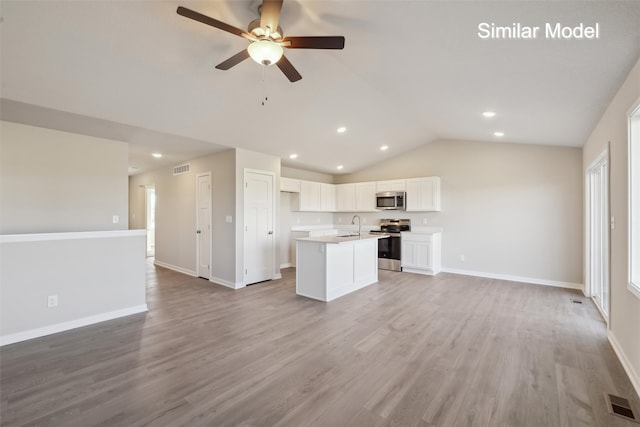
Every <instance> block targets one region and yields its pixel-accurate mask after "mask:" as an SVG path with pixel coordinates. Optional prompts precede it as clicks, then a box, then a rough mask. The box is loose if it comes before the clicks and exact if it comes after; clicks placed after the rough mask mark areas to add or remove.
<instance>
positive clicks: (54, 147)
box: [0, 121, 128, 234]
mask: <svg viewBox="0 0 640 427" xmlns="http://www.w3.org/2000/svg"><path fill="white" fill-rule="evenodd" d="M0 152H1V156H0V199H1V200H2V203H1V204H0V218H2V222H1V223H0V234H20V233H50V232H65V231H95V230H126V229H127V228H128V223H127V211H128V205H127V167H128V166H127V164H128V146H127V144H126V143H124V142H118V141H112V140H107V139H101V138H94V137H90V136H85V135H78V134H73V133H68V132H61V131H57V130H51V129H44V128H39V127H34V126H27V125H22V124H17V123H12V122H6V121H2V122H0ZM113 215H118V216H119V223H118V224H114V223H113V221H112V217H113Z"/></svg>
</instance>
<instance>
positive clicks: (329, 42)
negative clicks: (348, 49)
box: [283, 36, 344, 49]
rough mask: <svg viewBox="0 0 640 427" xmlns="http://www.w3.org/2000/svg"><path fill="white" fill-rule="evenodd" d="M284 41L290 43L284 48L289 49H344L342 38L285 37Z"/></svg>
mask: <svg viewBox="0 0 640 427" xmlns="http://www.w3.org/2000/svg"><path fill="white" fill-rule="evenodd" d="M283 41H284V42H290V44H289V45H288V46H287V45H286V44H285V46H284V47H286V48H289V49H344V37H342V36H311V37H285V38H284V40H283Z"/></svg>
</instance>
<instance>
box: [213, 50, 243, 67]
mask: <svg viewBox="0 0 640 427" xmlns="http://www.w3.org/2000/svg"><path fill="white" fill-rule="evenodd" d="M248 57H249V51H248V50H247V49H244V50H242V51H240V52H238V53H236V54H235V55H233V56H232V57H231V58H229V59H227V60H226V61H224V62H221V63H219V64H218V65H216V68H217V69H218V70H228V69H229V68H231V67H233V66H235V65H238V64H239V63H241V62H242V61H244V60H245V59H247V58H248Z"/></svg>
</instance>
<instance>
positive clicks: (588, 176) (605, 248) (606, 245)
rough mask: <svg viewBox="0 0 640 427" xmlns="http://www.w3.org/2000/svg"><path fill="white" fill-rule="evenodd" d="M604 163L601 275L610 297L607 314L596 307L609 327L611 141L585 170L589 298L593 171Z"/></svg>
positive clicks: (589, 286)
mask: <svg viewBox="0 0 640 427" xmlns="http://www.w3.org/2000/svg"><path fill="white" fill-rule="evenodd" d="M603 164H606V165H607V167H606V173H605V174H603V179H604V184H603V191H604V192H605V194H604V196H603V197H602V199H603V200H604V207H603V208H604V209H603V215H602V216H603V224H602V225H603V227H604V228H603V229H604V238H603V239H602V248H601V250H602V260H603V261H604V262H603V270H604V271H603V272H602V274H601V276H602V277H603V278H604V279H605V281H606V283H605V284H604V285H605V286H607V287H608V294H609V298H608V307H606V310H607V313H608V314H605V313H603V312H602V310H601V308H600V307H599V306H598V304H595V305H596V307H597V308H598V311H600V314H601V315H602V317H603V318H604V319H605V321H606V323H607V327H608V326H609V318H610V315H611V268H610V264H611V248H610V246H611V242H610V238H611V237H610V234H611V231H610V225H609V221H610V216H609V215H610V214H609V212H610V206H609V205H610V200H609V173H610V172H609V170H610V168H609V143H608V142H607V144H606V145H605V147H604V148H603V149H602V151H601V152H600V153H599V154H598V155H597V156H596V157H595V159H594V160H593V161H592V162H591V163H590V164H589V166H588V167H587V169H586V171H585V189H586V191H585V196H586V197H585V199H586V200H585V205H586V209H585V212H586V221H585V231H586V239H585V242H586V248H585V273H586V274H585V292H584V293H585V296H587V297H589V298H593V297H594V283H593V282H594V281H593V278H594V275H595V272H594V259H595V257H596V248H595V244H594V240H595V237H594V234H595V232H594V230H595V229H596V224H595V222H594V215H593V208H594V206H593V203H594V199H595V197H594V193H595V186H594V185H593V182H592V175H593V171H594V170H595V169H596V168H599V167H601V166H602V165H603Z"/></svg>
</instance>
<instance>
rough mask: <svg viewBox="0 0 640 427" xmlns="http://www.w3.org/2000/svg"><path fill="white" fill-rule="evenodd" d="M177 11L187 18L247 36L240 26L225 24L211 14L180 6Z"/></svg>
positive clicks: (237, 34)
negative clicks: (207, 14)
mask: <svg viewBox="0 0 640 427" xmlns="http://www.w3.org/2000/svg"><path fill="white" fill-rule="evenodd" d="M176 12H178V15H182V16H184V17H186V18H190V19H193V20H195V21H198V22H202V23H203V24H207V25H211V26H212V27H215V28H218V29H219V30H222V31H226V32H228V33H231V34H235V35H236V36H240V37H245V38H246V36H247V33H246V32H245V31H243V30H241V29H240V28H236V27H234V26H233V25H229V24H225V23H224V22H222V21H218V20H217V19H213V18H211V17H209V16H206V15H203V14H201V13H198V12H196V11H195V10H191V9H187V8H186V7H182V6H178V10H177V11H176Z"/></svg>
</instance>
